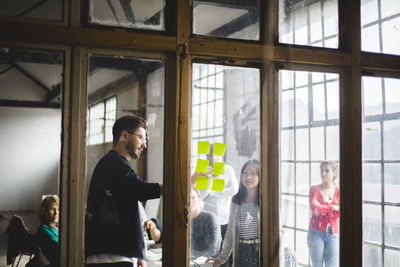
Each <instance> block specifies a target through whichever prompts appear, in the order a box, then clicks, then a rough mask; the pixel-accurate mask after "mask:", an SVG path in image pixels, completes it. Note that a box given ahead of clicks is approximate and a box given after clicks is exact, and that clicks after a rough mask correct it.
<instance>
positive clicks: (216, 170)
mask: <svg viewBox="0 0 400 267" xmlns="http://www.w3.org/2000/svg"><path fill="white" fill-rule="evenodd" d="M224 173H225V162H213V175H221V174H224Z"/></svg>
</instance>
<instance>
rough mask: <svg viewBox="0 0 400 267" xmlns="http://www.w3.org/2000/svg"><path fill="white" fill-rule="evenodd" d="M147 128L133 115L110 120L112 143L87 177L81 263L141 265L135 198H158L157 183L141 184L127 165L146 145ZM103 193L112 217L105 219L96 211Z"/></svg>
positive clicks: (100, 207) (142, 247) (140, 232)
mask: <svg viewBox="0 0 400 267" xmlns="http://www.w3.org/2000/svg"><path fill="white" fill-rule="evenodd" d="M146 130H147V123H146V121H145V120H144V119H142V118H140V117H137V116H124V117H121V118H119V119H118V120H117V121H116V122H115V123H114V126H113V147H112V149H111V150H110V151H109V152H108V154H106V155H105V156H104V157H103V158H102V159H101V160H100V161H99V162H98V164H97V166H96V168H95V169H94V171H93V175H92V179H91V181H90V187H89V195H88V200H87V214H88V215H89V216H87V221H86V231H85V234H86V239H85V247H86V256H87V259H86V266H93V267H103V266H107V267H108V266H127V267H128V266H129V267H136V266H138V267H144V266H146V262H145V260H146V256H145V241H144V237H143V228H142V224H141V220H140V214H139V207H138V201H145V200H148V199H154V198H158V197H160V196H161V194H162V184H158V183H146V182H144V181H143V180H141V179H140V178H139V176H138V175H137V174H136V173H135V171H134V170H133V169H132V167H131V165H130V163H129V160H131V159H138V158H139V157H140V154H141V153H142V151H143V150H144V149H145V148H146V147H147V144H146V142H147V139H146ZM107 197H112V201H113V202H114V204H113V206H114V208H113V210H114V211H115V212H114V213H117V216H111V217H115V218H114V219H113V220H107V221H106V220H105V219H102V220H101V219H100V217H104V216H100V215H98V214H100V212H103V214H104V213H105V212H106V213H107V211H104V209H105V208H104V204H103V203H104V202H105V200H104V199H105V198H107ZM108 213H110V212H108ZM88 218H90V219H88ZM96 218H97V219H96ZM100 221H101V223H100Z"/></svg>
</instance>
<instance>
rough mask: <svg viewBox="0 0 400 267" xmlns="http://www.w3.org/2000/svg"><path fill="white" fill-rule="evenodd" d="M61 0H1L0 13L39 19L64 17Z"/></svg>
mask: <svg viewBox="0 0 400 267" xmlns="http://www.w3.org/2000/svg"><path fill="white" fill-rule="evenodd" d="M63 13H64V1H63V0H46V1H40V0H3V1H0V15H4V16H13V17H21V18H32V19H39V20H56V21H62V20H63V19H64V14H63Z"/></svg>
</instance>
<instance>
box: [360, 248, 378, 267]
mask: <svg viewBox="0 0 400 267" xmlns="http://www.w3.org/2000/svg"><path fill="white" fill-rule="evenodd" d="M363 266H364V267H376V266H382V248H381V247H379V246H373V245H366V244H364V245H363Z"/></svg>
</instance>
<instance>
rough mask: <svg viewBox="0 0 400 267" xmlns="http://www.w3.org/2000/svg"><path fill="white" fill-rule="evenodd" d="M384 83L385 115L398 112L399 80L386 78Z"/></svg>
mask: <svg viewBox="0 0 400 267" xmlns="http://www.w3.org/2000/svg"><path fill="white" fill-rule="evenodd" d="M384 82H385V100H386V102H385V104H386V113H394V112H400V79H389V78H386V79H385V80H384Z"/></svg>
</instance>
